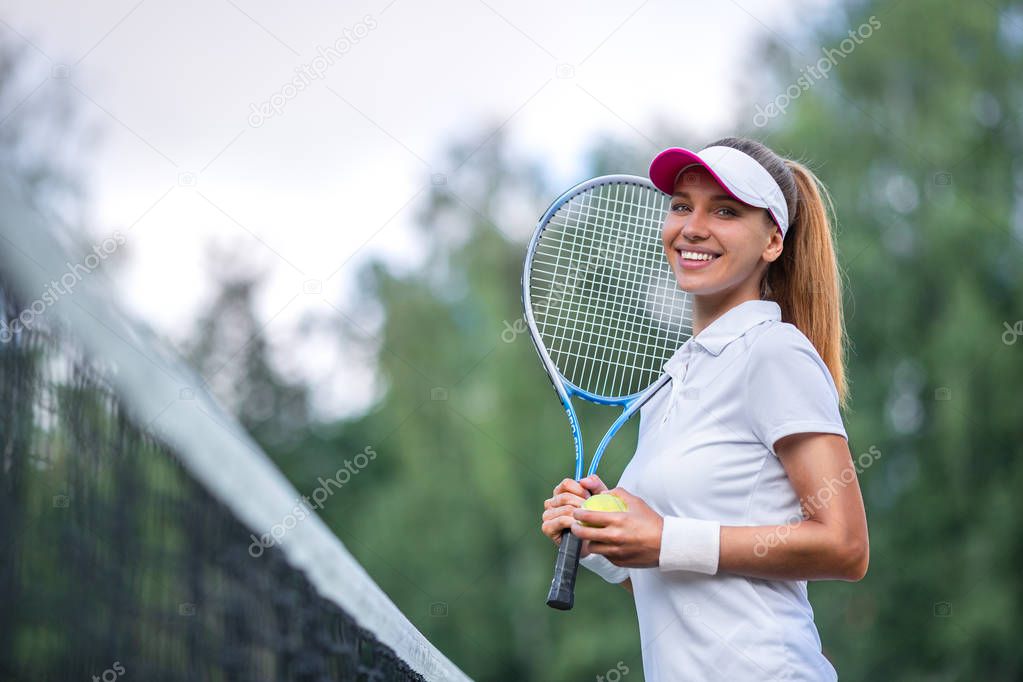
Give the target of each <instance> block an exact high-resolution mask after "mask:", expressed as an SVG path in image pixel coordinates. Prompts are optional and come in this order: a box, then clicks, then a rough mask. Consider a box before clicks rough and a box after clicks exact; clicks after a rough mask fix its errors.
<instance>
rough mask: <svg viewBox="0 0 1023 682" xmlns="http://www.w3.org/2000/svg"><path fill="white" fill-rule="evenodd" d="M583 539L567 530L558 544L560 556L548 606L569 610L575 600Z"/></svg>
mask: <svg viewBox="0 0 1023 682" xmlns="http://www.w3.org/2000/svg"><path fill="white" fill-rule="evenodd" d="M582 547H583V541H582V540H580V539H579V538H578V537H576V536H575V535H573V534H572V531H570V530H565V531H564V532H563V533H562V534H561V544H560V545H559V546H558V558H557V560H556V561H555V562H554V579H553V580H552V581H551V591H550V593H549V594H548V595H547V606H550V607H551V608H552V609H558V610H559V611H568V610H569V609H571V608H572V604H573V603H574V602H575V576H576V574H577V573H578V572H579V554H580V553H581V552H582Z"/></svg>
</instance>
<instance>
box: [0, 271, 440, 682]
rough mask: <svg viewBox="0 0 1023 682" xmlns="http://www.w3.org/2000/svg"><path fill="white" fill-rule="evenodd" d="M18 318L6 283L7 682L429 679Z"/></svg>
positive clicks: (1, 658)
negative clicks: (260, 547)
mask: <svg viewBox="0 0 1023 682" xmlns="http://www.w3.org/2000/svg"><path fill="white" fill-rule="evenodd" d="M20 310H22V308H21V307H20V306H19V305H18V302H17V301H15V300H14V298H13V294H12V292H11V290H10V288H9V287H8V286H6V285H5V283H4V281H3V280H2V279H0V322H3V323H4V326H3V327H0V329H3V338H0V552H3V554H4V557H3V560H2V561H0V594H2V599H3V603H2V605H0V679H4V680H73V679H82V680H87V679H100V680H104V681H106V682H110V681H112V680H116V679H120V678H122V677H123V678H124V679H125V680H129V679H133V680H148V681H157V680H186V679H187V680H418V679H422V677H420V676H419V675H418V674H417V673H416V672H415V671H414V670H413V669H412V668H411V667H409V666H408V665H406V664H405V663H404V662H403V661H402V660H400V659H399V658H398V657H397V656H396V655H395V654H394V652H393V651H392V650H391V649H390V648H388V647H387V646H385V645H383V644H381V643H380V642H379V641H378V640H377V639H376V638H375V637H374V636H373V635H372V634H371V633H370V632H368V631H366V630H365V629H363V628H361V627H359V626H358V625H357V624H356V622H355V621H353V619H352V618H351V617H350V616H349V615H348V614H346V613H345V612H343V611H342V610H341V609H340V607H338V606H337V605H336V604H334V603H333V602H332V601H329V600H327V599H324V598H323V597H321V596H320V595H319V594H318V593H317V591H316V589H315V588H314V587H313V586H312V585H311V584H310V583H309V582H308V580H307V579H306V577H305V575H304V574H303V573H302V572H300V571H297V570H295V569H293V568H292V567H291V566H290V565H289V563H288V562H287V561H286V560H285V558H284V556H283V555H282V554H281V552H280V550H279V549H277V548H276V547H270V548H267V549H266V550H265V551H264V552H263V554H262V555H261V556H259V557H258V558H253V557H252V556H250V554H249V546H250V543H251V542H252V541H251V539H250V531H249V529H248V528H246V527H245V526H244V525H243V524H242V523H240V522H239V521H238V520H237V519H236V518H235V517H234V515H233V514H232V512H231V511H230V510H229V509H228V508H226V507H225V506H224V505H223V504H221V503H220V502H219V501H218V500H216V499H215V498H214V497H213V496H211V495H210V494H209V493H208V492H207V491H206V490H205V489H204V488H203V487H202V486H201V485H200V484H199V483H197V482H196V481H195V480H194V479H193V478H192V477H191V476H190V475H189V473H188V471H187V470H186V469H185V468H184V467H183V466H182V464H181V463H180V462H179V460H178V458H177V457H176V456H175V453H174V452H173V451H172V450H171V449H170V448H169V447H167V446H166V445H165V444H164V443H162V442H161V441H160V440H159V439H158V438H157V437H155V436H154V435H153V434H152V433H151V431H150V430H148V429H147V428H146V425H145V424H139V423H136V422H135V421H133V419H132V417H131V416H130V414H129V413H128V412H127V411H126V410H124V409H123V405H122V404H121V402H120V401H119V399H118V397H117V396H116V395H115V392H114V391H113V390H112V389H111V387H110V385H109V383H108V381H107V380H106V379H107V377H108V376H109V374H108V373H109V372H110V371H111V368H104V367H100V366H97V365H96V364H95V363H91V362H90V361H89V359H88V358H87V357H86V356H85V355H84V353H83V352H82V350H81V348H80V347H78V346H76V344H75V343H74V340H73V339H72V338H70V336H69V335H67V334H66V333H65V332H62V331H59V330H57V329H53V328H51V329H46V328H41V327H40V324H41V323H42V322H43V320H41V319H38V318H37V319H36V320H35V323H34V324H33V326H32V327H31V328H30V329H27V330H26V329H22V330H20V331H18V332H17V333H14V332H12V331H11V329H12V327H11V326H9V324H13V318H14V316H15V315H16V314H17V312H18V311H20ZM211 454H215V453H211Z"/></svg>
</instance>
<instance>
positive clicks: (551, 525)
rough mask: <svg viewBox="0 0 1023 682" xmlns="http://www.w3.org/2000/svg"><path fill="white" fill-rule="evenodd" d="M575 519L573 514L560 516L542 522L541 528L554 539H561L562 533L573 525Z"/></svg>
mask: <svg viewBox="0 0 1023 682" xmlns="http://www.w3.org/2000/svg"><path fill="white" fill-rule="evenodd" d="M574 523H575V521H574V520H573V519H572V517H571V516H559V517H557V518H554V519H550V520H548V521H544V522H543V523H542V524H540V530H541V531H542V532H543V534H544V535H546V536H547V537H549V538H550V539H552V540H555V541H560V540H561V534H562V533H563V532H565V531H566V530H568V529H569V528H571V527H572V524H574Z"/></svg>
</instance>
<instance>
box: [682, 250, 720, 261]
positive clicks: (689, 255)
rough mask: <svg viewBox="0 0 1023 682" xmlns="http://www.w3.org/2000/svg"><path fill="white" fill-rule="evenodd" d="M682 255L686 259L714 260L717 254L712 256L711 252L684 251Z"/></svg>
mask: <svg viewBox="0 0 1023 682" xmlns="http://www.w3.org/2000/svg"><path fill="white" fill-rule="evenodd" d="M682 257H683V258H685V259H686V260H712V259H714V258H717V256H712V255H711V254H709V253H699V252H697V251H682Z"/></svg>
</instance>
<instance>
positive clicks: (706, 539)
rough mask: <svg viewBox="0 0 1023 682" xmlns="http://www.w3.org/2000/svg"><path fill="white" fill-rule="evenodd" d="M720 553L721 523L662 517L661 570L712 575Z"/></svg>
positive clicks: (715, 570)
mask: <svg viewBox="0 0 1023 682" xmlns="http://www.w3.org/2000/svg"><path fill="white" fill-rule="evenodd" d="M720 556H721V524H720V523H718V522H717V521H704V520H702V519H690V518H686V517H682V516H665V517H664V528H663V529H662V530H661V556H660V562H659V564H658V565H659V566H660V569H661V570H662V571H692V572H694V573H705V574H706V575H714V574H715V573H717V572H718V559H719V558H720Z"/></svg>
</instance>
